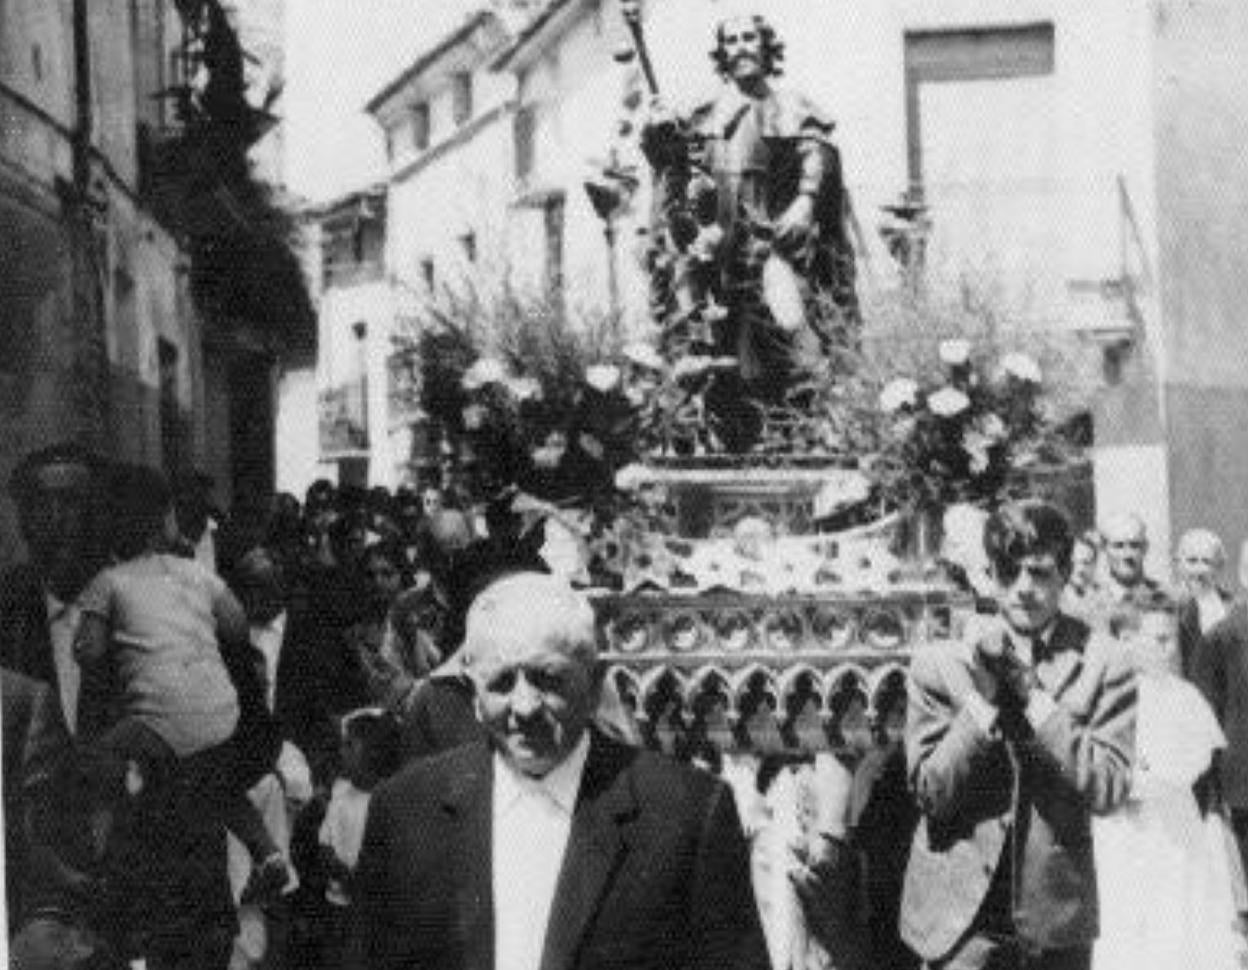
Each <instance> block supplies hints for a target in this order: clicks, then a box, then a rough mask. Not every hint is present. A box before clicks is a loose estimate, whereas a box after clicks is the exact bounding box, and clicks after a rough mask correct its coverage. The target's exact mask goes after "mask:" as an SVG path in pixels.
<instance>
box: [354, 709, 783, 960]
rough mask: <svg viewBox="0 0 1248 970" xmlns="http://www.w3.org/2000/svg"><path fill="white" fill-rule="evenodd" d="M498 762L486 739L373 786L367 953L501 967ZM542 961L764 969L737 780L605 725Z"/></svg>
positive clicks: (360, 896)
mask: <svg viewBox="0 0 1248 970" xmlns="http://www.w3.org/2000/svg"><path fill="white" fill-rule="evenodd" d="M493 770H494V769H493V755H492V754H491V750H490V748H489V747H488V746H486V745H485V744H482V743H474V744H469V745H466V746H464V747H461V748H457V749H454V750H452V751H449V752H446V753H444V754H441V755H438V756H436V757H433V758H428V759H424V760H420V761H416V762H414V763H413V764H411V765H409V766H408V767H407V768H405V769H404V770H403V771H402V772H401V773H400V774H398V775H397V776H395V777H394V778H393V779H391V780H390V781H388V782H386V783H385V784H383V785H382V786H380V787H379V788H378V789H377V791H376V792H375V793H374V795H373V800H372V804H371V806H370V809H369V817H368V824H367V827H366V829H365V835H364V846H363V850H362V852H361V854H360V860H359V866H358V868H357V876H356V884H355V895H356V899H357V900H358V904H359V911H360V912H359V916H360V929H361V937H360V939H361V946H362V949H363V952H364V954H365V961H364V962H365V965H366V966H368V967H370V968H375V970H400V968H402V970H416V968H429V970H461V968H462V970H470V968H471V970H492V968H493V966H494V913H493V902H492V882H493V875H492V867H491V850H490V840H491V829H492V822H491V805H492V791H493V788H492V786H493ZM542 967H543V970H582V968H583V970H591V968H595V970H598V968H608V967H616V968H620V967H631V968H646V967H652V968H656V970H657V968H665V970H684V968H689V970H693V968H706V970H712V968H715V970H719V968H730V967H741V968H746V967H748V968H757V970H765V968H766V967H767V952H766V947H765V944H764V940H763V936H762V931H761V929H760V926H759V919H758V911H757V907H756V905H755V902H754V897H753V893H752V890H751V887H750V871H749V862H748V851H747V847H746V842H745V839H744V836H743V835H742V832H741V826H740V822H739V820H738V818H737V812H736V808H735V806H734V804H733V799H732V794H731V793H730V791H729V790H728V788H727V787H726V786H725V785H723V784H721V783H720V782H718V781H716V780H715V779H713V778H712V777H711V776H709V775H702V774H699V773H697V772H695V771H694V770H693V769H690V768H686V767H684V766H681V765H678V764H676V763H674V762H671V761H668V760H667V759H665V758H663V757H662V756H660V755H656V754H654V753H653V752H647V751H639V750H637V749H634V748H629V747H625V746H624V745H621V744H619V743H617V742H615V741H612V740H610V739H608V738H606V737H605V736H604V735H602V734H599V733H597V732H595V733H594V734H593V735H592V740H591V745H590V752H589V757H588V759H587V761H586V765H585V773H584V776H583V777H582V781H581V791H580V795H579V798H578V801H577V807H576V810H575V814H574V817H573V822H572V829H571V832H570V834H569V837H568V845H567V850H566V853H565V856H564V860H563V868H562V871H561V873H560V876H559V882H558V887H557V889H556V892H555V898H554V901H553V904H552V907H551V914H550V929H549V931H548V932H547V935H546V943H545V952H544V955H543V959H542Z"/></svg>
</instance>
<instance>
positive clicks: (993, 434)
mask: <svg viewBox="0 0 1248 970" xmlns="http://www.w3.org/2000/svg"><path fill="white" fill-rule="evenodd" d="M978 424H979V431H980V433H981V434H982V435H983V436H984V437H985V438H987V439H989V440H990V441H1000V440H1001V439H1002V438H1004V437H1005V436H1006V434H1007V432H1008V429H1007V428H1006V426H1005V422H1004V421H1002V420H1001V419H1000V418H999V417H997V416H996V415H995V414H993V413H992V412H991V411H990V412H989V413H987V414H985V415H983V416H982V417H981V418H980V419H979V422H978Z"/></svg>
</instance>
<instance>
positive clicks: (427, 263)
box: [420, 256, 438, 294]
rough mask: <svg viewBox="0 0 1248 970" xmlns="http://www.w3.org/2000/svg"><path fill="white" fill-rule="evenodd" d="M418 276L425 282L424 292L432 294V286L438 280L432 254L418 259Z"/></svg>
mask: <svg viewBox="0 0 1248 970" xmlns="http://www.w3.org/2000/svg"><path fill="white" fill-rule="evenodd" d="M420 278H421V279H422V280H424V282H425V290H426V292H428V293H430V294H432V293H433V287H434V285H435V284H436V283H437V282H438V278H437V274H436V271H435V270H434V266H433V257H432V256H426V257H425V258H424V259H422V260H421V261H420Z"/></svg>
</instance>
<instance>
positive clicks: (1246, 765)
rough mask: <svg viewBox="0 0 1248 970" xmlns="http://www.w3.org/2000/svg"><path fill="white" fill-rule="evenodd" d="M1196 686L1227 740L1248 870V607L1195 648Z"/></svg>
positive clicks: (1229, 785)
mask: <svg viewBox="0 0 1248 970" xmlns="http://www.w3.org/2000/svg"><path fill="white" fill-rule="evenodd" d="M1246 567H1248V542H1245V543H1244V546H1243V549H1242V550H1241V553H1240V577H1241V581H1242V580H1243V578H1244V577H1245V575H1248V569H1246ZM1189 676H1190V677H1191V679H1192V682H1193V683H1194V684H1196V686H1197V687H1199V688H1200V689H1201V691H1202V692H1203V693H1204V695H1205V697H1207V698H1208V699H1209V705H1210V706H1211V707H1212V708H1213V710H1214V713H1215V714H1217V716H1218V721H1219V722H1220V723H1221V725H1222V730H1223V732H1224V733H1225V734H1226V750H1225V751H1223V752H1222V754H1221V757H1220V758H1219V760H1218V772H1217V780H1218V783H1219V786H1220V788H1221V794H1222V798H1223V799H1225V801H1226V804H1227V806H1228V807H1229V808H1230V810H1231V827H1232V828H1233V829H1234V830H1235V838H1236V839H1237V840H1238V842H1239V851H1240V854H1241V856H1243V858H1244V861H1245V863H1246V864H1248V602H1246V601H1244V600H1243V599H1240V600H1237V601H1235V603H1234V604H1233V605H1231V607H1230V611H1229V612H1228V613H1227V614H1226V616H1225V617H1223V619H1222V620H1221V621H1220V622H1218V623H1217V624H1216V625H1214V627H1213V628H1212V629H1211V630H1210V631H1209V632H1208V633H1207V634H1206V635H1205V636H1204V637H1203V638H1202V639H1200V640H1199V641H1197V643H1196V649H1195V652H1194V654H1193V657H1192V662H1191V672H1190V675H1189Z"/></svg>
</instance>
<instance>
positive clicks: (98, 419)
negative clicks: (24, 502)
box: [62, 0, 112, 453]
mask: <svg viewBox="0 0 1248 970" xmlns="http://www.w3.org/2000/svg"><path fill="white" fill-rule="evenodd" d="M88 4H89V0H74V7H73V54H74V106H75V117H74V130H73V135H72V139H71V145H70V147H71V150H72V157H73V175H72V181H71V184H70V185H69V186H68V187H67V190H66V191H64V192H63V193H62V195H63V197H62V204H63V207H64V211H65V215H66V217H67V219H66V221H67V225H68V229H69V238H70V258H71V267H72V285H73V320H72V323H71V326H72V332H73V335H74V343H73V358H72V359H73V364H72V381H73V387H72V393H71V400H72V407H73V410H74V422H75V424H76V426H77V428H78V436H79V437H80V438H82V439H83V440H84V442H85V443H86V444H88V445H90V446H91V447H94V448H96V449H97V450H99V451H101V452H104V453H109V452H111V451H112V442H111V441H110V440H109V431H110V430H111V429H110V425H111V421H110V414H109V398H110V394H109V377H110V375H109V371H110V368H109V366H108V340H107V334H106V331H105V328H106V326H107V321H106V318H105V315H104V271H105V266H104V263H105V259H106V252H107V251H106V249H105V246H104V244H103V239H102V238H101V237H102V235H103V231H104V228H105V227H106V226H107V219H108V196H107V195H106V194H104V193H103V192H97V191H96V188H95V186H94V180H93V177H92V174H93V169H94V166H93V165H92V151H93V149H92V145H91V142H92V138H93V135H94V122H95V118H94V111H93V109H92V105H91V35H90V18H89V13H88Z"/></svg>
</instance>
